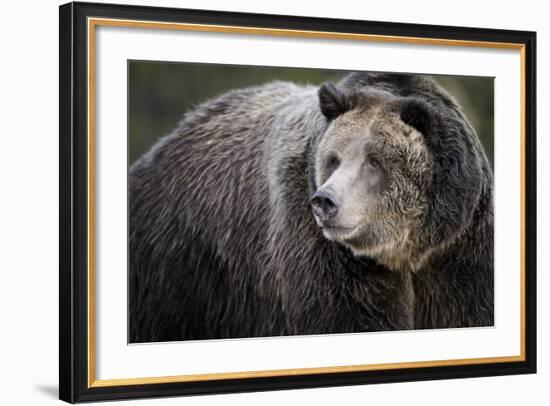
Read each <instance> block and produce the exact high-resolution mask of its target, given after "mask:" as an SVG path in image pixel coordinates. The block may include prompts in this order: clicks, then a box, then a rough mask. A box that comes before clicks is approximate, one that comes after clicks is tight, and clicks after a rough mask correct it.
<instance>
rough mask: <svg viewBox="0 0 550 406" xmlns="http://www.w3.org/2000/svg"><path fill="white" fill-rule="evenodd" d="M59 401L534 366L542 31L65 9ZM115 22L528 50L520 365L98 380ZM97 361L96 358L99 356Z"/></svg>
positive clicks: (503, 371)
mask: <svg viewBox="0 0 550 406" xmlns="http://www.w3.org/2000/svg"><path fill="white" fill-rule="evenodd" d="M59 13H60V14H59V15H60V34H59V49H60V60H59V63H60V76H59V81H60V88H59V92H60V106H59V123H60V161H59V165H60V171H59V173H60V175H59V176H60V177H59V181H60V196H59V197H60V206H59V216H60V223H59V227H60V252H59V259H60V269H59V272H60V273H59V317H60V327H59V336H60V341H59V353H60V358H59V371H60V372H59V397H60V399H62V400H64V401H67V402H71V403H74V402H83V401H98V400H113V399H126V398H144V397H159V396H179V395H194V394H214V393H234V392H247V391H265V390H277V389H296V388H311V387H326V386H341V385H357V384H371V383H387V382H404V381H421V380H431V379H449V378H466V377H482V376H497V375H512V374H527V373H535V372H536V140H535V136H536V33H534V32H527V31H510V30H497V29H479V28H464V27H445V26H435V25H419V24H401V23H388V22H374V21H355V20H337V19H320V18H306V17H294V16H281V15H262V14H247V13H233V12H214V11H204V10H189V9H172V8H159V7H143V6H124V5H112V4H93V3H68V4H65V5H62V6H60V9H59ZM89 17H96V18H112V19H128V20H139V21H161V22H173V23H193V24H209V25H224V26H240V27H260V28H268V29H281V30H300V31H315V32H318V31H322V32H329V33H331V32H333V33H350V34H367V35H378V36H394V37H396V36H397V37H410V38H427V39H443V40H452V41H483V42H485V43H509V44H517V45H518V46H520V47H522V49H523V51H522V52H524V62H525V63H524V117H523V119H524V123H523V124H524V148H525V161H524V193H525V199H524V230H525V234H524V236H525V241H524V249H525V251H524V264H523V266H524V274H525V280H524V292H523V295H524V310H525V317H524V340H525V341H524V357H523V358H524V359H522V360H518V361H513V362H497V363H481V364H480V363H472V364H462V365H448V366H445V365H444V366H428V367H414V368H399V369H391V370H370V371H359V372H357V371H356V372H335V373H311V374H305V375H287V376H272V377H254V378H238V379H216V380H207V381H187V382H166V383H145V384H132V385H116V386H94V385H91V384H90V380H89V366H90V365H89V362H90V359H89V352H88V340H89V329H88V316H89V314H88V310H87V308H88V300H89V297H88V294H89V286H88V279H87V267H88V260H89V258H88V217H87V210H88V205H89V204H90V199H89V193H88V188H87V181H88V178H87V176H88V175H87V166H88V162H87V159H88V158H87V157H88V155H87V148H88V142H87V125H88V107H87V98H88V94H87V91H88V90H87V89H88V88H87V66H88V65H87V62H88V55H87V35H88V33H87V19H88V18H89ZM92 362H93V360H92Z"/></svg>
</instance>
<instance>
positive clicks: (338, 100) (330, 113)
mask: <svg viewBox="0 0 550 406" xmlns="http://www.w3.org/2000/svg"><path fill="white" fill-rule="evenodd" d="M319 107H320V108H321V113H323V115H324V116H325V117H326V118H327V119H328V120H329V121H330V120H334V119H335V118H336V117H338V116H339V115H340V114H343V113H345V112H346V111H348V110H349V103H347V100H346V96H345V95H344V93H342V92H341V91H340V90H338V89H337V88H336V86H334V85H333V84H332V83H324V84H322V85H321V87H320V88H319Z"/></svg>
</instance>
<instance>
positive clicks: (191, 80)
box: [128, 61, 494, 164]
mask: <svg viewBox="0 0 550 406" xmlns="http://www.w3.org/2000/svg"><path fill="white" fill-rule="evenodd" d="M345 73H346V72H345V71H334V70H324V69H304V68H273V67H257V66H233V65H213V64H194V63H179V62H178V63H171V62H150V61H130V62H129V63H128V98H129V100H128V105H129V109H128V110H129V113H128V114H129V117H128V126H129V131H130V132H129V135H128V138H129V152H128V153H129V157H128V158H129V164H132V163H133V162H134V161H135V160H136V159H137V158H139V157H140V156H141V155H142V154H143V153H144V152H146V151H147V150H148V149H149V148H150V147H151V146H152V145H153V144H154V143H155V142H156V141H157V140H158V139H159V138H161V137H163V136H164V135H166V134H168V133H170V132H171V131H172V130H173V129H174V128H176V126H177V125H178V123H179V121H180V120H181V118H182V115H183V113H185V112H186V111H187V110H189V109H191V108H193V106H196V105H197V104H199V103H200V102H202V101H204V100H206V99H209V98H211V97H214V96H216V95H219V94H222V93H224V92H226V91H227V90H230V89H235V88H239V87H245V86H251V85H258V84H262V83H265V82H268V81H272V80H288V81H292V82H296V83H303V84H321V83H322V82H325V81H333V82H336V81H338V80H339V79H340V78H341V77H342V75H344V74H345ZM432 77H433V78H434V79H435V80H436V81H437V82H438V83H439V84H440V85H442V86H443V87H444V88H445V89H446V90H447V91H448V92H449V93H450V94H451V95H453V96H454V97H455V98H456V100H457V101H458V102H459V103H460V105H461V106H462V108H463V109H464V112H465V113H466V116H467V117H468V119H469V120H470V122H471V123H472V125H473V126H474V128H475V129H476V131H477V133H478V136H479V138H480V139H481V142H482V143H483V146H484V148H485V151H486V153H487V156H488V157H489V159H490V161H491V163H492V162H493V105H494V103H493V97H494V92H493V84H494V82H493V78H482V77H471V76H443V75H432Z"/></svg>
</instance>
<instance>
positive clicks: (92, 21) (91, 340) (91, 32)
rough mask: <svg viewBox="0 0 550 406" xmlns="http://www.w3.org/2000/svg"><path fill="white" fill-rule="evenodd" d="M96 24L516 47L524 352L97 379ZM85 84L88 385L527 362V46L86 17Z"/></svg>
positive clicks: (521, 301) (438, 44)
mask: <svg viewBox="0 0 550 406" xmlns="http://www.w3.org/2000/svg"><path fill="white" fill-rule="evenodd" d="M97 26H110V27H132V28H148V29H161V30H183V31H194V32H217V33H234V34H244V35H262V36H282V37H299V38H318V39H340V40H356V41H371V42H389V43H403V44H419V45H435V46H459V47H479V48H496V49H512V50H519V51H520V64H521V75H520V82H521V103H520V104H521V106H520V109H521V112H520V116H521V130H520V137H521V151H520V154H521V186H520V190H521V248H520V249H521V270H520V279H521V281H520V290H521V292H520V340H521V349H520V354H519V355H512V356H502V357H481V358H465V359H451V360H433V361H414V362H395V363H383V364H361V365H344V366H328V367H315V368H294V369H276V370H265V371H243V372H219V373H208V374H187V375H175V376H160V377H145V378H123V379H106V380H96V379H95V334H94V331H95V316H94V308H95V278H94V270H95V262H94V258H95V255H94V241H95V231H94V230H95V217H94V213H95V207H94V201H95V199H94V197H95V149H94V145H95V141H94V139H95V138H94V137H95V28H96V27H97ZM87 47H88V49H87V55H88V61H87V67H88V69H87V80H88V128H87V130H88V148H87V149H88V213H87V219H88V269H87V283H88V309H87V314H88V323H87V325H88V387H89V388H97V387H109V386H125V385H142V384H160V383H176V382H191V381H212V380H221V379H243V378H265V377H280V376H296V375H312V374H332V373H343V372H360V371H379V370H392V369H399V368H425V367H439V366H457V365H474V364H494V363H503V362H522V361H525V164H526V162H525V135H526V134H525V131H526V128H525V101H526V100H525V58H526V56H525V45H524V44H518V43H505V42H488V41H465V40H453V39H439V38H422V37H405V36H403V37H401V36H391V35H373V34H354V33H344V32H326V31H307V30H291V29H275V28H261V27H241V26H230V25H209V24H188V23H168V22H155V21H139V20H121V19H110V18H88V21H87Z"/></svg>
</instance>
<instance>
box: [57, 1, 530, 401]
mask: <svg viewBox="0 0 550 406" xmlns="http://www.w3.org/2000/svg"><path fill="white" fill-rule="evenodd" d="M59 21H60V44H59V49H60V61H59V66H60V89H59V92H60V97H59V100H60V153H59V156H60V161H59V162H60V170H59V174H60V180H59V182H60V196H59V198H60V211H59V213H60V223H59V226H60V257H59V258H60V260H59V263H60V269H59V274H60V279H59V280H60V284H59V300H60V306H59V310H60V314H59V321H60V325H59V341H60V350H59V370H60V377H59V382H60V384H59V388H60V389H59V393H60V398H61V399H63V400H65V401H67V402H73V403H74V402H83V401H99V400H115V399H126V398H142V397H154V396H177V395H196V394H213V393H232V392H247V391H262V390H277V389H298V388H312V387H326V386H335V385H338V386H340V385H354V384H373V383H389V382H409V381H415V380H428V379H447V378H465V377H479V376H489V375H508V374H526V373H534V372H536V159H535V158H536V156H535V155H536V140H535V135H536V134H535V133H536V128H535V122H536V120H535V113H536V100H535V77H536V72H535V59H536V46H535V42H536V33H534V32H527V31H510V30H495V29H485V28H465V27H446V26H437V25H432V26H428V25H417V24H400V23H388V22H379V21H359V20H334V19H319V18H309V17H299V16H283V15H277V16H275V15H263V14H248V13H229V12H216V11H207V10H191V9H176V8H170V9H168V8H161V7H143V6H125V5H103V4H94V3H68V4H65V5H63V6H61V7H60V19H59Z"/></svg>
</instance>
